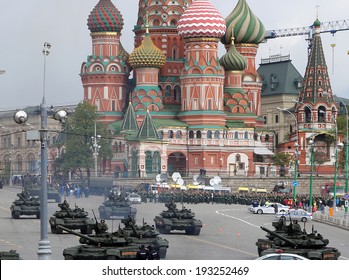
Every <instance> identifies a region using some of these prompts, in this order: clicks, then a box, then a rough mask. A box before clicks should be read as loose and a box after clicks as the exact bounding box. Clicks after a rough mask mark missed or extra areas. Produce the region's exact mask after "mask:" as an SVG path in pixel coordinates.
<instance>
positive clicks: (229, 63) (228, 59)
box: [219, 38, 247, 71]
mask: <svg viewBox="0 0 349 280" xmlns="http://www.w3.org/2000/svg"><path fill="white" fill-rule="evenodd" d="M231 41H232V43H231V45H230V48H229V50H228V51H227V52H226V54H225V55H223V56H222V57H221V58H220V60H219V62H220V64H221V65H222V66H223V68H224V70H225V71H243V70H244V69H245V68H246V67H247V61H246V58H245V57H244V56H242V55H241V54H240V53H239V52H238V51H237V49H236V48H235V44H234V38H232V40H231Z"/></svg>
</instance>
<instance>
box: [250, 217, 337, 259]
mask: <svg viewBox="0 0 349 280" xmlns="http://www.w3.org/2000/svg"><path fill="white" fill-rule="evenodd" d="M274 227H275V228H276V229H275V230H274V231H272V230H269V229H267V228H265V227H263V226H261V229H262V230H263V231H265V232H267V233H268V235H266V236H267V237H268V239H258V241H257V242H256V245H257V249H258V254H259V256H263V255H266V254H269V253H273V252H275V250H283V251H284V252H287V253H292V254H297V255H301V256H304V257H306V258H309V259H315V260H325V259H327V260H337V259H338V258H339V256H340V255H341V254H340V252H339V251H338V250H337V249H336V248H333V247H327V245H328V244H329V240H328V239H325V238H323V236H322V235H321V234H319V233H317V232H316V231H314V228H312V232H311V233H307V232H306V231H305V229H304V230H303V231H302V230H301V228H300V226H299V225H298V223H295V222H290V224H289V225H287V226H286V225H282V226H281V225H280V224H279V225H276V224H274Z"/></svg>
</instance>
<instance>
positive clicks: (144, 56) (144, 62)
mask: <svg viewBox="0 0 349 280" xmlns="http://www.w3.org/2000/svg"><path fill="white" fill-rule="evenodd" d="M165 62H166V56H165V55H164V53H163V52H162V51H161V50H160V49H159V48H158V47H157V46H155V45H154V44H153V42H152V40H151V38H150V35H149V31H148V28H147V32H146V34H145V37H144V40H143V43H142V44H141V45H140V46H139V47H138V48H136V49H135V50H134V51H133V52H132V53H131V54H130V58H129V63H130V65H131V66H132V67H133V68H142V67H149V68H161V67H162V66H163V65H164V64H165Z"/></svg>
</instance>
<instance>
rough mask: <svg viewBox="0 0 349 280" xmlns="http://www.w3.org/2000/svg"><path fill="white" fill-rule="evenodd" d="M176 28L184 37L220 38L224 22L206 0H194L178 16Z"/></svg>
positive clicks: (224, 26)
mask: <svg viewBox="0 0 349 280" xmlns="http://www.w3.org/2000/svg"><path fill="white" fill-rule="evenodd" d="M177 29H178V33H179V34H180V35H182V36H183V37H184V38H195V37H196V38H197V37H209V38H220V37H222V36H223V35H224V33H225V29H226V24H225V21H224V18H223V16H222V15H221V14H220V12H219V11H218V10H217V9H216V8H215V7H214V6H213V5H212V4H211V3H210V2H209V1H208V0H196V1H195V0H194V2H193V4H191V5H190V6H189V8H188V9H186V10H185V12H184V13H183V14H182V16H181V17H180V19H179V21H178V25H177Z"/></svg>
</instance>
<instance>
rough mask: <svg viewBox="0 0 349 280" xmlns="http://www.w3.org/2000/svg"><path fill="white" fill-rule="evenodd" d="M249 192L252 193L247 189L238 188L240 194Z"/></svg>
mask: <svg viewBox="0 0 349 280" xmlns="http://www.w3.org/2000/svg"><path fill="white" fill-rule="evenodd" d="M249 192H250V189H249V188H247V187H239V188H238V193H239V194H247V193H249Z"/></svg>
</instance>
